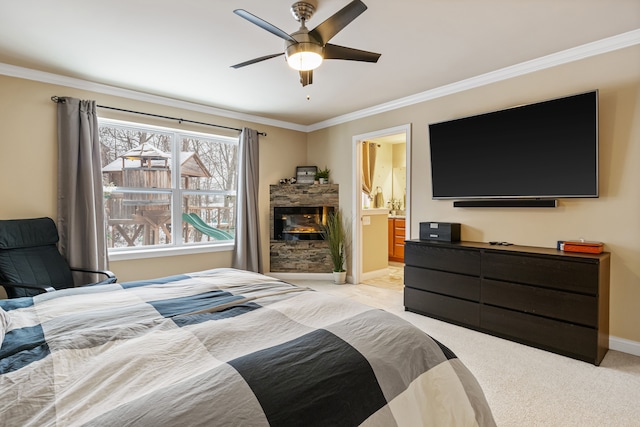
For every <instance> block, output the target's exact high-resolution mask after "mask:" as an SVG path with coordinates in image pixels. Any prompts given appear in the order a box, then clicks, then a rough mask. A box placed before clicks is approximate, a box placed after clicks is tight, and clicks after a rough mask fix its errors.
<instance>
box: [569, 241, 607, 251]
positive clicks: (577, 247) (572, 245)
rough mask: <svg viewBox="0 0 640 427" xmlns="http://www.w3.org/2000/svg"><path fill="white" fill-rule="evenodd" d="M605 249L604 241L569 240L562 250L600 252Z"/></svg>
mask: <svg viewBox="0 0 640 427" xmlns="http://www.w3.org/2000/svg"><path fill="white" fill-rule="evenodd" d="M603 249H604V243H602V242H583V241H580V240H578V241H572V240H568V241H565V242H564V247H563V249H562V250H564V251H565V252H584V253H588V254H599V253H602V251H603Z"/></svg>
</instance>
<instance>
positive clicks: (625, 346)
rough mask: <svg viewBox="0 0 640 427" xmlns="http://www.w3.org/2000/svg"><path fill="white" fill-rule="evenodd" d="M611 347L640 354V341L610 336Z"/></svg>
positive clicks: (623, 351) (636, 354)
mask: <svg viewBox="0 0 640 427" xmlns="http://www.w3.org/2000/svg"><path fill="white" fill-rule="evenodd" d="M609 349H611V350H616V351H620V352H622V353H628V354H633V355H634V356H640V342H638V341H631V340H627V339H624V338H619V337H613V336H609Z"/></svg>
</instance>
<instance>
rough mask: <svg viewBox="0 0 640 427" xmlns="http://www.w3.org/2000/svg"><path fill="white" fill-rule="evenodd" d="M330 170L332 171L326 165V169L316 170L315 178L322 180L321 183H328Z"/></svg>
mask: <svg viewBox="0 0 640 427" xmlns="http://www.w3.org/2000/svg"><path fill="white" fill-rule="evenodd" d="M330 172H331V171H330V170H329V169H327V167H326V166H325V167H324V169H319V170H318V172H316V177H315V178H316V179H317V180H318V181H320V184H328V183H329V173H330Z"/></svg>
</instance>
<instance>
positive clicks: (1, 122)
mask: <svg viewBox="0 0 640 427" xmlns="http://www.w3.org/2000/svg"><path fill="white" fill-rule="evenodd" d="M53 95H58V96H74V97H77V98H81V99H93V100H96V101H97V102H98V104H101V105H107V106H111V107H117V108H123V109H129V110H136V111H143V112H146V113H153V114H159V115H167V116H172V117H183V118H185V119H189V120H194V121H201V122H205V123H215V124H220V125H224V126H230V127H236V128H241V127H243V126H248V127H251V128H254V129H258V130H259V131H264V132H267V136H266V137H260V183H261V184H260V210H261V216H260V227H261V238H262V253H263V256H264V259H265V266H264V267H265V271H269V184H274V183H277V182H278V180H279V179H280V178H284V177H291V176H293V175H295V168H296V166H297V165H303V164H306V160H307V147H306V134H305V133H303V132H296V131H291V130H287V129H282V128H277V127H273V126H266V125H261V124H255V123H248V122H242V121H240V120H236V119H229V118H226V117H219V116H213V115H209V114H205V113H201V112H195V111H187V110H182V109H178V108H173V107H167V106H163V105H158V104H152V103H148V102H142V101H134V100H130V99H125V98H120V97H115V96H109V95H104V94H102V93H95V92H89V91H84V90H79V89H70V88H67V87H61V86H56V85H51V84H46V83H38V82H34V81H30V80H24V79H19V78H14V77H6V76H0V130H1V131H2V136H1V137H0V138H1V140H0V182H1V183H2V184H1V188H0V219H10V218H27V217H37V216H50V217H52V218H54V219H55V218H56V209H57V205H56V192H57V153H58V148H57V147H58V146H57V136H56V128H57V127H56V104H54V103H53V102H52V101H51V99H50V98H51V96H53ZM99 114H100V116H101V117H105V118H113V119H120V120H129V121H139V122H144V123H149V124H153V125H158V126H166V127H174V128H183V129H188V130H194V131H200V132H216V133H219V134H226V135H230V136H235V135H237V133H236V132H232V133H229V132H225V131H223V130H219V129H216V128H211V127H206V126H201V125H192V124H185V123H183V124H178V123H177V122H173V121H168V120H164V119H154V118H149V117H144V116H138V115H131V114H128V113H119V112H114V111H111V110H106V109H100V110H99ZM284 153H286V155H283V154H284ZM229 266H231V252H229V251H223V252H213V253H207V254H197V255H185V256H174V257H163V258H150V259H141V260H134V261H117V262H111V263H110V266H109V267H110V269H111V270H113V271H114V273H116V275H117V276H118V279H119V280H120V281H127V280H137V279H144V278H152V277H160V276H165V275H171V274H178V273H184V272H187V271H197V270H202V269H207V268H214V267H229Z"/></svg>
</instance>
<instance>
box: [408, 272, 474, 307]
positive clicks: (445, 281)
mask: <svg viewBox="0 0 640 427" xmlns="http://www.w3.org/2000/svg"><path fill="white" fill-rule="evenodd" d="M404 284H405V286H410V287H412V288H416V289H422V290H425V291H430V292H436V293H439V294H443V295H449V296H453V297H457V298H464V299H468V300H471V301H480V278H479V277H474V276H463V275H460V274H455V273H446V272H443V271H436V270H428V269H426V268H419V267H411V266H405V267H404Z"/></svg>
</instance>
